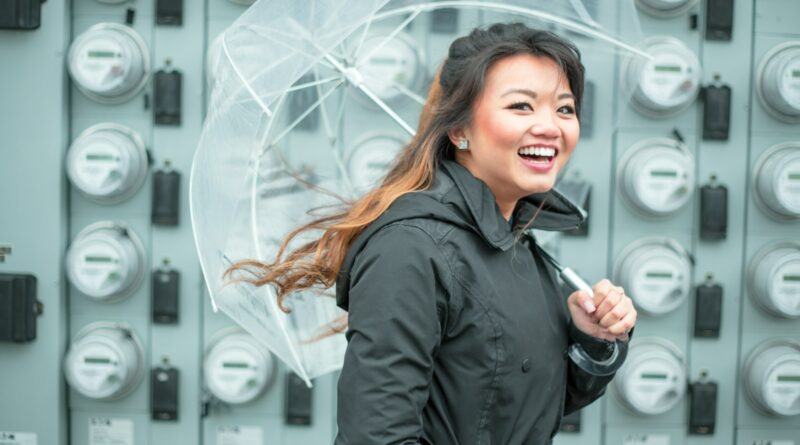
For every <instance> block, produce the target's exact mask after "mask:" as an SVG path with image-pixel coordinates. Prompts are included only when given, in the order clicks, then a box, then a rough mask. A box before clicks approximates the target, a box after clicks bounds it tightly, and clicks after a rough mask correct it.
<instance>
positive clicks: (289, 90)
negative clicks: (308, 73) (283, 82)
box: [284, 70, 342, 93]
mask: <svg viewBox="0 0 800 445" xmlns="http://www.w3.org/2000/svg"><path fill="white" fill-rule="evenodd" d="M314 74H315V75H316V70H315V73H314ZM334 80H342V76H334V77H328V78H326V79H322V80H315V81H313V82H308V83H304V84H300V85H295V86H293V87H291V88H288V89H286V90H284V91H285V92H287V93H290V92H292V91H297V90H302V89H304V88H309V87H314V86H315V87H317V91H319V86H320V85H322V84H326V83H328V82H333V81H334Z"/></svg>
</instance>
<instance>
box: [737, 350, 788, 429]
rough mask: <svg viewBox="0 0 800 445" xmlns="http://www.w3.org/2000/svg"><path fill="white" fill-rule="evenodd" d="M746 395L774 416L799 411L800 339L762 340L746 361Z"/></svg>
mask: <svg viewBox="0 0 800 445" xmlns="http://www.w3.org/2000/svg"><path fill="white" fill-rule="evenodd" d="M743 377H744V382H743V383H744V386H745V395H746V396H747V399H748V401H749V402H750V404H751V405H753V407H754V408H756V409H757V410H759V411H761V412H763V413H766V414H770V415H773V416H782V417H784V416H785V417H789V416H796V415H798V414H800V342H799V341H797V340H794V339H774V340H770V341H767V342H765V343H762V344H761V345H759V346H757V347H756V348H755V349H754V350H753V352H751V353H750V355H749V356H748V358H747V360H746V362H745V372H744V376H743Z"/></svg>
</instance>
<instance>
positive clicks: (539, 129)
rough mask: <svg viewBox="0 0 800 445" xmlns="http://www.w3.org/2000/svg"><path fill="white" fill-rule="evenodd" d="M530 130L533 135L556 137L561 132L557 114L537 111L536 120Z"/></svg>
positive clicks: (548, 137)
mask: <svg viewBox="0 0 800 445" xmlns="http://www.w3.org/2000/svg"><path fill="white" fill-rule="evenodd" d="M530 132H531V134H532V135H534V136H536V137H540V138H547V139H555V138H557V137H558V136H559V135H560V134H561V130H560V129H559V128H558V123H557V122H556V116H554V115H553V113H549V112H546V111H544V112H541V113H537V115H536V120H535V121H534V122H533V125H531V128H530Z"/></svg>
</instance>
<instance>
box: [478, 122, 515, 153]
mask: <svg viewBox="0 0 800 445" xmlns="http://www.w3.org/2000/svg"><path fill="white" fill-rule="evenodd" d="M487 114H488V113H487ZM475 124H476V127H478V128H479V129H480V132H481V136H482V137H481V138H482V139H483V141H484V142H485V143H487V144H488V147H486V148H487V149H489V150H497V149H500V148H503V147H504V146H505V145H507V144H510V143H513V142H515V141H516V140H517V139H518V138H519V134H518V133H515V132H514V131H513V129H512V128H511V127H512V125H509V124H510V122H508V121H507V120H506V119H500V118H499V117H498V116H497V115H492V114H488V115H483V116H475Z"/></svg>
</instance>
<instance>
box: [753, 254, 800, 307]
mask: <svg viewBox="0 0 800 445" xmlns="http://www.w3.org/2000/svg"><path fill="white" fill-rule="evenodd" d="M747 286H748V288H749V290H750V296H752V297H753V302H754V303H756V305H757V306H759V307H761V308H762V309H764V310H765V311H767V312H768V313H770V314H772V315H775V316H778V317H783V318H800V242H797V241H784V242H778V243H775V244H771V245H768V246H765V247H764V248H762V249H761V250H759V251H758V253H756V254H755V256H753V259H752V260H751V261H750V264H749V266H748V268H747Z"/></svg>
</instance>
